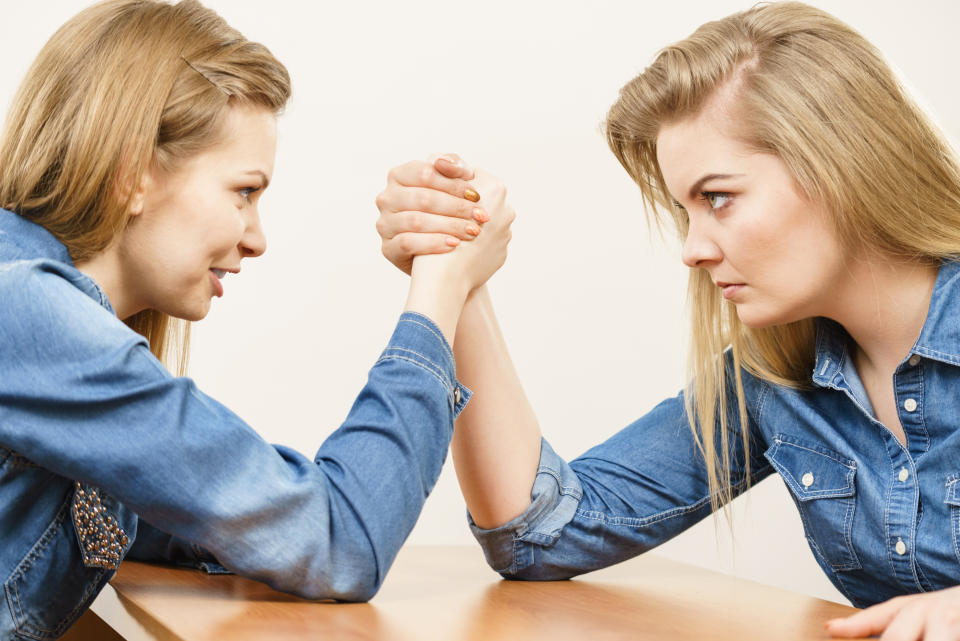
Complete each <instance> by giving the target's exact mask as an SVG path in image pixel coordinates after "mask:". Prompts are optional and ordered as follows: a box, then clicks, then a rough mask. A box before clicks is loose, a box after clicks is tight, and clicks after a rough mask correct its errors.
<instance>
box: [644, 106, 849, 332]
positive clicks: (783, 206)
mask: <svg viewBox="0 0 960 641" xmlns="http://www.w3.org/2000/svg"><path fill="white" fill-rule="evenodd" d="M729 130H730V126H729V121H728V120H727V119H726V116H725V112H724V111H723V109H722V108H721V107H719V106H716V105H714V106H709V105H708V107H707V108H706V109H704V110H703V111H702V112H701V113H700V114H698V115H696V116H694V117H691V118H688V119H685V120H682V121H679V122H677V123H672V124H670V125H668V126H664V127H663V128H662V129H661V131H660V134H659V135H658V137H657V160H658V163H659V165H660V169H661V171H662V172H663V177H664V179H665V181H666V184H667V187H668V188H669V190H670V193H671V194H672V195H673V198H674V199H675V200H676V201H677V202H678V203H679V204H680V205H681V206H682V207H683V208H685V209H686V211H687V215H688V217H689V222H690V229H689V234H688V235H687V239H686V242H684V245H683V262H684V263H685V264H686V265H687V266H689V267H691V268H696V269H705V270H706V271H707V273H708V274H709V275H710V278H711V279H712V280H713V282H714V283H715V284H717V286H719V287H721V289H722V290H723V296H724V298H726V299H727V300H729V301H730V302H732V303H733V304H734V305H736V308H737V314H738V316H739V317H740V320H741V321H743V323H744V324H746V325H747V326H749V327H764V326H769V325H777V324H781V323H787V322H791V321H795V320H800V319H802V318H809V317H812V316H818V315H823V314H824V311H825V310H827V309H829V306H830V303H831V295H832V292H833V291H835V288H836V286H837V285H838V284H839V283H840V282H841V279H842V278H843V273H844V266H843V260H842V255H843V254H842V252H841V248H840V245H839V243H838V241H837V237H836V233H835V231H834V228H833V226H832V224H831V221H830V218H829V217H828V215H827V213H826V211H825V209H824V208H823V207H822V206H820V205H818V204H817V203H814V202H811V201H809V200H807V199H806V198H805V197H804V196H803V195H802V194H801V193H800V191H799V190H798V188H797V187H796V185H795V183H794V181H793V178H792V177H791V175H790V174H789V172H788V171H787V168H786V166H785V165H784V164H783V162H781V161H780V159H779V158H777V157H776V156H773V155H770V154H763V153H757V152H755V151H753V150H751V149H750V148H748V147H747V146H745V145H744V144H743V143H741V142H739V141H737V140H735V139H734V138H732V137H730V136H728V135H727V134H726V133H724V132H725V131H729Z"/></svg>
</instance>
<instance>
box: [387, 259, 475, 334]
mask: <svg viewBox="0 0 960 641" xmlns="http://www.w3.org/2000/svg"><path fill="white" fill-rule="evenodd" d="M424 258H433V256H420V257H418V258H417V259H416V260H414V261H413V269H412V270H411V272H410V276H411V278H410V290H409V294H408V295H407V304H406V306H405V307H404V311H408V312H417V313H418V314H423V315H424V316H426V317H427V318H429V319H430V320H432V321H433V322H434V323H436V324H437V326H438V327H439V328H440V331H442V332H443V335H444V338H446V339H447V342H448V343H450V344H451V345H453V340H454V335H455V333H456V327H457V323H458V322H459V320H460V313H461V312H462V310H463V306H464V303H465V302H466V300H467V296H468V295H469V294H470V290H471V284H470V283H469V282H468V280H467V279H466V278H465V277H464V276H463V275H462V274H460V273H459V272H458V271H457V270H456V269H454V268H453V267H452V266H448V265H447V264H430V262H431V261H424V260H423V259H424Z"/></svg>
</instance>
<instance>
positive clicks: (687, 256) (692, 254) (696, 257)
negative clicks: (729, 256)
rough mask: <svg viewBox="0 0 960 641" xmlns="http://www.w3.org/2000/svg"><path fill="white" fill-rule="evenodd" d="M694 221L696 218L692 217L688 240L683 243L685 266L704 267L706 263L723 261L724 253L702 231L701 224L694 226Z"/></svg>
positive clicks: (682, 255)
mask: <svg viewBox="0 0 960 641" xmlns="http://www.w3.org/2000/svg"><path fill="white" fill-rule="evenodd" d="M694 220H695V217H691V220H690V226H689V228H688V229H687V238H686V239H685V240H684V241H683V251H682V252H681V257H682V259H683V264H684V265H686V266H687V267H704V266H705V264H706V263H711V262H719V261H721V260H722V259H723V252H721V251H720V247H719V246H718V245H717V244H716V243H715V242H714V241H713V239H712V238H710V236H709V234H707V233H705V231H704V230H703V229H701V225H700V224H699V223H697V224H694Z"/></svg>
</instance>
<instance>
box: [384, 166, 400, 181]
mask: <svg viewBox="0 0 960 641" xmlns="http://www.w3.org/2000/svg"><path fill="white" fill-rule="evenodd" d="M402 167H403V165H400V166H399V167H392V168H391V169H390V171H388V172H387V181H388V182H400V169H401V168H402Z"/></svg>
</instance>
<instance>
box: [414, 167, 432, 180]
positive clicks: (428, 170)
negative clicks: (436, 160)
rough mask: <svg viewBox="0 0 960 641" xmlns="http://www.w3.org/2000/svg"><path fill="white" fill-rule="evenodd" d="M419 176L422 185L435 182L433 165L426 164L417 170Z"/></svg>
mask: <svg viewBox="0 0 960 641" xmlns="http://www.w3.org/2000/svg"><path fill="white" fill-rule="evenodd" d="M417 178H418V179H419V181H420V184H421V185H430V184H432V183H433V167H432V166H431V165H424V166H423V167H421V168H420V170H419V171H418V172H417Z"/></svg>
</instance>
